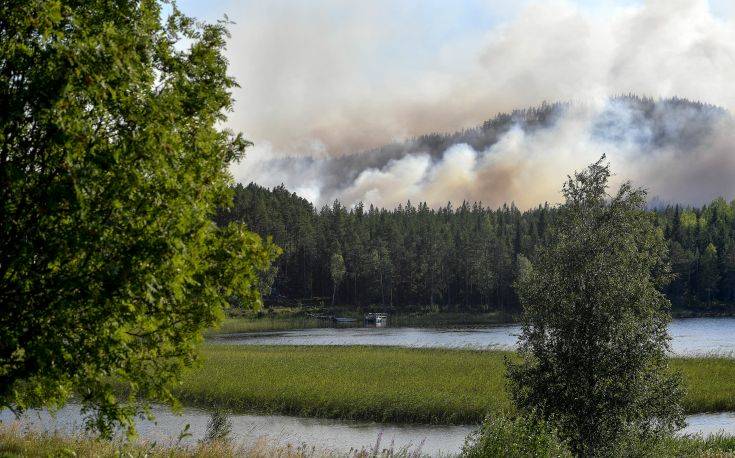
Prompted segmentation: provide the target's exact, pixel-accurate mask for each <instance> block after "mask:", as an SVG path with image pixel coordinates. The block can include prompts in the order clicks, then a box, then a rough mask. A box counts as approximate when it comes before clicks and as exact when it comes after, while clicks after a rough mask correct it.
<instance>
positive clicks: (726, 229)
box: [217, 184, 735, 311]
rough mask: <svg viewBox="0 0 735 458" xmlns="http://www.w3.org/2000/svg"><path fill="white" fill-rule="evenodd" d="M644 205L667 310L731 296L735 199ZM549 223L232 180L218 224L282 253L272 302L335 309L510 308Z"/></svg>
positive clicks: (546, 215) (550, 213) (538, 217)
mask: <svg viewBox="0 0 735 458" xmlns="http://www.w3.org/2000/svg"><path fill="white" fill-rule="evenodd" d="M652 212H653V213H654V214H655V217H656V221H657V224H658V225H659V226H660V227H661V228H662V229H663V231H664V234H665V236H666V238H667V240H668V243H669V246H670V249H671V258H672V266H673V270H674V272H675V274H676V279H675V280H674V281H673V283H672V284H671V285H670V286H669V287H668V289H667V293H668V294H669V296H670V298H671V300H672V302H673V303H674V304H675V306H677V307H689V308H707V307H711V306H713V305H715V304H717V303H735V201H733V202H729V203H728V202H727V201H725V200H723V199H717V200H715V201H713V202H712V203H710V204H709V205H706V206H703V207H701V208H691V207H685V208H684V207H680V206H669V207H665V208H659V209H656V210H652ZM554 218H555V211H554V209H553V208H550V207H548V206H539V207H538V208H535V209H533V210H528V211H525V212H522V211H520V210H519V209H517V208H515V207H514V206H512V205H511V206H503V207H501V208H499V209H489V208H485V207H482V206H480V205H478V204H474V205H473V204H467V203H464V204H462V205H461V206H458V207H456V208H454V207H452V206H451V205H448V206H446V207H444V208H438V209H433V208H429V207H428V206H427V205H426V204H419V205H418V206H415V205H413V204H411V203H407V204H405V205H401V206H398V207H397V208H395V209H394V210H385V209H376V208H373V207H370V208H364V207H363V206H361V205H358V206H357V207H355V208H351V209H348V208H345V207H344V206H343V205H341V204H340V203H339V202H335V203H334V204H333V205H332V206H331V207H324V208H322V209H320V210H316V209H315V208H314V207H313V206H312V204H311V203H309V202H308V201H307V200H305V199H303V198H301V197H299V196H297V195H296V194H294V193H291V192H289V191H288V190H286V189H285V188H284V187H282V186H281V187H277V188H275V189H273V190H269V189H266V188H263V187H261V186H258V185H256V184H250V185H248V186H243V185H239V184H238V185H237V186H236V187H235V201H234V206H233V207H232V208H231V209H229V210H224V211H221V212H220V213H219V215H218V216H217V222H218V223H219V224H226V223H227V222H229V221H233V220H235V221H241V222H244V223H245V224H247V225H248V227H249V228H250V229H252V230H254V231H255V232H257V233H259V234H261V235H264V236H272V237H273V240H274V241H275V242H276V243H277V244H278V245H279V246H280V247H282V248H283V250H284V253H283V255H282V256H281V257H280V259H279V260H278V261H277V263H276V269H277V271H276V272H275V280H274V282H273V285H272V291H271V294H270V296H269V300H270V301H271V303H291V304H293V303H298V302H300V301H303V300H308V301H309V302H314V298H317V299H318V301H322V302H324V303H326V304H329V303H330V302H331V301H332V297H333V295H334V300H335V302H336V303H338V304H349V305H354V306H367V305H380V306H384V307H388V306H392V307H393V309H396V310H400V309H402V308H403V309H405V308H412V307H416V306H434V307H438V308H442V309H452V310H455V309H456V310H470V309H472V310H478V309H482V310H492V309H501V310H506V311H513V310H516V309H517V301H516V297H515V295H514V292H513V288H512V284H513V281H514V280H515V278H516V276H517V274H518V269H519V266H522V264H523V263H524V262H526V260H531V261H533V259H534V252H535V250H536V247H538V246H539V245H542V244H544V243H546V241H547V240H548V237H549V231H548V227H549V224H550V223H551V222H552V221H553V219H554Z"/></svg>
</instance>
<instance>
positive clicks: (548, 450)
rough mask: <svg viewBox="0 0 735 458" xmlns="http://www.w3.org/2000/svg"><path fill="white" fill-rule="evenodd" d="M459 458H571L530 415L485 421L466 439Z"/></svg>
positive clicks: (549, 430) (550, 431)
mask: <svg viewBox="0 0 735 458" xmlns="http://www.w3.org/2000/svg"><path fill="white" fill-rule="evenodd" d="M462 456H464V457H467V458H480V457H538V458H541V457H544V458H547V457H548V458H551V457H571V456H572V454H571V452H570V451H569V449H568V447H567V445H566V443H565V442H563V441H561V440H560V439H559V437H558V436H557V434H556V431H555V430H554V429H553V428H552V427H551V426H550V425H549V424H548V423H546V422H545V421H544V420H542V419H540V418H536V417H534V416H533V415H524V416H517V417H515V418H506V417H502V416H499V417H488V418H487V419H486V420H485V421H484V422H483V424H482V426H480V429H479V430H478V431H476V432H474V433H472V434H471V435H470V436H468V437H467V440H466V441H465V444H464V447H463V448H462Z"/></svg>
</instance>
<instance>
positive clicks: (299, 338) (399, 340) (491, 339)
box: [209, 318, 735, 356]
mask: <svg viewBox="0 0 735 458" xmlns="http://www.w3.org/2000/svg"><path fill="white" fill-rule="evenodd" d="M669 332H670V334H671V337H672V342H671V344H672V345H671V346H672V351H673V353H674V354H676V355H682V356H702V355H710V354H719V355H731V354H733V353H735V318H682V319H676V320H674V321H673V322H672V323H671V325H670V326H669ZM519 333H520V326H518V325H502V326H467V327H445V328H413V327H395V328H392V327H390V322H389V326H387V327H330V328H311V329H296V330H288V331H265V332H250V333H239V334H227V335H220V336H215V337H212V338H210V339H209V340H210V341H211V342H218V343H227V344H238V345H381V346H399V347H417V348H430V347H431V348H471V349H482V350H485V349H492V348H498V349H511V348H513V347H515V344H516V340H517V338H518V334H519Z"/></svg>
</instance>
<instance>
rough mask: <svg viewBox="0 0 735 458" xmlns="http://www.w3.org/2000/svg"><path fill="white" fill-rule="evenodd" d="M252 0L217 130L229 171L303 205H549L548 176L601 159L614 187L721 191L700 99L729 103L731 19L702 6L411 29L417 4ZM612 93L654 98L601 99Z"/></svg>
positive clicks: (656, 192) (709, 115)
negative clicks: (430, 32) (231, 159)
mask: <svg viewBox="0 0 735 458" xmlns="http://www.w3.org/2000/svg"><path fill="white" fill-rule="evenodd" d="M256 3H257V6H252V5H251V6H250V7H248V8H245V10H243V11H242V12H241V14H240V15H239V17H236V20H237V21H238V27H237V28H236V29H235V30H234V33H233V38H232V42H231V45H230V54H231V56H230V60H231V62H232V64H233V68H234V70H235V76H236V77H237V78H238V80H239V81H240V83H241V85H242V89H241V90H239V91H238V92H237V93H236V94H235V95H236V97H237V98H238V104H237V106H236V111H235V113H234V116H233V118H232V120H231V124H232V126H233V127H234V128H236V129H239V130H244V131H245V132H246V134H248V135H249V137H250V138H251V139H253V140H254V141H255V142H256V147H255V148H254V149H253V150H251V152H250V154H249V155H248V157H247V158H246V159H245V160H244V161H243V162H242V163H240V164H238V165H236V166H235V167H233V170H232V171H233V175H234V176H235V178H236V179H237V180H238V181H241V182H246V183H247V182H249V181H255V182H257V183H259V184H262V185H265V186H275V185H278V184H281V183H283V184H285V185H286V187H287V188H289V189H290V190H292V191H295V192H297V193H299V194H301V195H303V196H304V197H306V198H308V199H309V200H311V201H312V202H314V203H315V204H317V205H322V204H327V203H330V202H331V201H332V200H333V199H335V198H339V199H340V200H341V201H343V202H344V203H345V204H354V203H356V202H359V201H363V202H365V203H372V204H375V205H379V206H386V207H393V206H394V205H396V204H398V203H399V202H405V201H406V200H409V199H410V200H412V201H427V202H428V203H430V204H431V205H434V206H438V205H444V204H446V202H447V201H450V200H451V201H454V202H458V201H462V200H470V201H482V202H483V203H485V204H486V205H491V206H495V205H499V204H502V203H504V202H515V203H516V204H517V205H518V206H520V207H523V208H525V207H528V206H533V205H536V204H538V203H542V202H544V201H549V202H555V201H558V200H559V187H560V183H561V181H562V180H563V179H564V177H565V176H566V174H568V173H569V172H570V171H572V170H575V169H581V168H582V167H584V166H585V165H587V164H589V163H590V162H593V161H594V160H596V159H597V158H599V156H600V155H601V154H603V153H604V154H607V156H608V158H609V159H610V161H611V163H612V167H613V170H614V171H615V173H616V179H617V180H618V181H622V180H624V179H631V180H633V181H634V182H635V183H636V184H639V185H642V186H645V187H647V188H648V189H649V191H650V194H651V196H653V197H655V198H657V199H659V200H662V201H676V202H682V203H691V204H697V203H702V202H704V201H706V200H709V199H711V198H714V197H716V196H720V195H723V196H725V197H728V198H732V197H735V159H734V157H735V155H734V154H733V153H735V151H734V150H735V139H734V138H733V135H735V134H733V132H734V130H733V127H735V126H733V120H732V119H731V117H730V115H729V114H728V113H727V112H726V111H724V110H721V109H716V108H714V107H712V106H710V105H707V104H712V105H716V106H721V107H724V109H725V110H733V109H735V86H733V85H732V81H735V26H734V23H733V20H732V18H731V17H729V16H722V15H720V16H716V15H715V14H714V13H713V12H712V11H711V9H710V3H708V2H707V0H648V1H646V2H644V3H643V4H641V5H632V6H631V5H628V6H609V7H605V8H602V9H599V10H596V11H590V10H589V9H585V8H583V7H580V6H577V5H575V4H573V3H571V2H568V1H543V2H541V1H536V2H524V4H525V6H524V7H523V9H522V10H521V11H519V12H517V14H516V13H510V12H509V13H508V14H507V17H504V18H503V20H502V21H501V23H500V24H497V25H495V26H493V27H491V28H489V29H487V30H483V31H473V32H472V33H467V34H464V35H462V38H461V39H450V38H440V37H434V36H428V38H427V35H426V31H425V29H426V28H429V27H428V26H429V25H430V24H427V21H430V20H431V19H432V18H429V17H427V15H430V14H431V8H426V9H427V10H429V13H422V14H421V15H419V14H418V13H417V11H418V10H420V9H421V8H413V9H412V8H410V7H406V6H405V5H406V4H407V3H408V2H406V3H401V2H389V1H387V0H385V1H383V0H377V1H376V2H366V3H364V4H361V5H358V6H355V4H351V6H350V7H347V6H345V4H344V3H341V2H333V1H331V0H319V1H318V2H317V3H318V4H319V5H320V7H315V6H314V3H313V2H306V3H301V2H298V1H291V2H286V1H281V0H277V1H274V2H256ZM452 3H453V2H447V4H452ZM491 3H492V2H491ZM620 3H625V2H618V3H616V4H615V5H619V4H620ZM396 4H400V5H403V7H399V6H395V5H396ZM324 11H330V12H331V14H324ZM442 13H443V14H446V11H442ZM410 15H417V17H414V18H410V17H408V16H410ZM241 18H242V19H241ZM410 19H414V20H410ZM434 19H435V18H434ZM452 20H453V19H452V17H447V18H446V21H447V22H448V23H452ZM427 40H428V41H430V42H431V43H432V45H434V47H433V48H432V52H426V50H425V49H424V50H423V51H422V47H421V43H422V42H424V41H427ZM403 42H408V45H406V46H408V48H410V49H415V50H416V51H415V55H408V54H406V53H405V51H404V48H405V46H402V45H401V43H403ZM393 49H395V52H393V53H392V54H391V52H390V51H391V50H393ZM406 61H410V62H412V63H414V66H413V67H415V68H408V67H406V65H403V64H402V62H406ZM627 93H637V94H644V95H647V96H651V97H653V98H654V99H653V100H638V99H634V98H613V99H609V98H608V97H609V96H610V95H611V94H627ZM671 97H682V98H686V99H690V100H695V101H701V102H704V103H705V105H698V104H694V103H687V102H684V101H682V100H679V99H671ZM544 100H552V101H554V100H564V101H571V102H570V103H564V104H559V105H543V106H542V105H541V102H543V101H544ZM531 106H537V107H539V106H540V108H538V109H537V110H531V111H530V112H516V113H515V114H512V115H508V116H505V117H504V116H500V117H499V118H495V119H494V121H493V122H492V123H486V124H485V125H484V126H481V127H477V128H473V126H477V125H480V124H481V123H482V121H483V120H484V119H487V118H488V117H492V116H495V115H497V114H498V113H503V112H509V111H510V110H513V109H515V108H520V107H531ZM534 117H539V118H543V119H535V118H534ZM457 129H468V130H466V131H462V132H460V133H458V134H452V135H444V136H423V135H425V134H426V133H428V132H451V131H455V130H457ZM415 137H418V138H415ZM410 138H414V139H413V140H405V139H410ZM386 144H387V145H388V146H384V147H381V146H380V145H386Z"/></svg>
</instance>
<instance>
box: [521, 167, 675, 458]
mask: <svg viewBox="0 0 735 458" xmlns="http://www.w3.org/2000/svg"><path fill="white" fill-rule="evenodd" d="M603 159H604V158H603ZM603 159H601V160H600V161H598V162H597V163H595V164H593V165H591V166H590V167H589V168H588V169H587V170H585V171H583V172H580V173H576V174H575V175H574V176H573V177H571V178H570V179H569V180H568V181H567V183H566V184H565V186H564V189H563V193H564V196H565V199H566V202H565V204H564V205H562V206H561V207H560V208H559V213H558V215H557V216H558V217H557V218H556V223H555V225H554V229H553V232H552V238H551V243H550V244H549V245H548V246H545V247H543V248H541V249H540V250H539V253H538V257H537V260H536V262H535V263H534V266H533V268H531V269H524V275H522V276H521V277H520V278H519V280H518V282H517V290H518V294H519V297H520V301H521V303H522V305H523V310H524V313H523V320H522V333H521V336H520V351H521V355H522V357H523V361H522V362H521V363H518V364H509V379H510V382H511V383H510V387H511V394H512V397H513V400H514V401H515V403H516V404H517V406H518V407H519V408H521V409H522V410H529V411H531V410H534V411H535V412H537V413H538V414H539V415H540V416H542V418H544V419H546V420H547V421H549V422H551V423H552V424H554V425H555V426H556V427H557V428H558V430H559V433H560V434H561V436H562V437H563V438H564V439H567V440H569V443H570V446H571V448H572V450H573V451H574V452H575V454H577V455H580V456H596V455H615V454H616V453H620V452H621V450H624V449H625V447H627V446H629V445H630V444H631V443H637V442H642V443H645V442H647V440H648V439H651V438H656V437H659V436H660V435H662V434H664V435H665V434H667V433H671V432H673V431H674V430H676V429H678V428H680V427H682V426H683V414H682V408H681V406H680V403H679V402H680V399H681V396H682V388H681V386H680V382H679V377H678V376H677V375H675V374H672V372H671V371H670V370H669V367H668V360H667V350H668V349H669V346H668V345H669V336H668V333H667V325H668V323H669V320H670V317H669V314H668V311H669V306H670V303H669V301H668V300H667V299H666V296H665V295H664V294H663V293H662V292H661V288H662V287H663V285H664V284H665V283H666V282H667V281H668V280H669V278H670V272H669V266H668V260H667V250H666V243H665V241H664V238H663V234H662V231H661V229H660V228H657V227H655V225H654V224H653V220H654V218H653V215H651V214H650V213H646V212H645V210H644V206H645V202H646V200H645V195H646V194H645V191H643V190H642V189H636V188H633V187H632V186H631V185H630V184H629V183H625V184H623V185H622V186H621V187H620V189H619V191H618V192H617V193H616V194H615V195H612V196H610V195H608V194H607V185H608V178H609V176H610V171H609V168H608V166H607V165H605V164H603V162H602V161H603ZM641 439H646V440H643V441H641Z"/></svg>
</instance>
